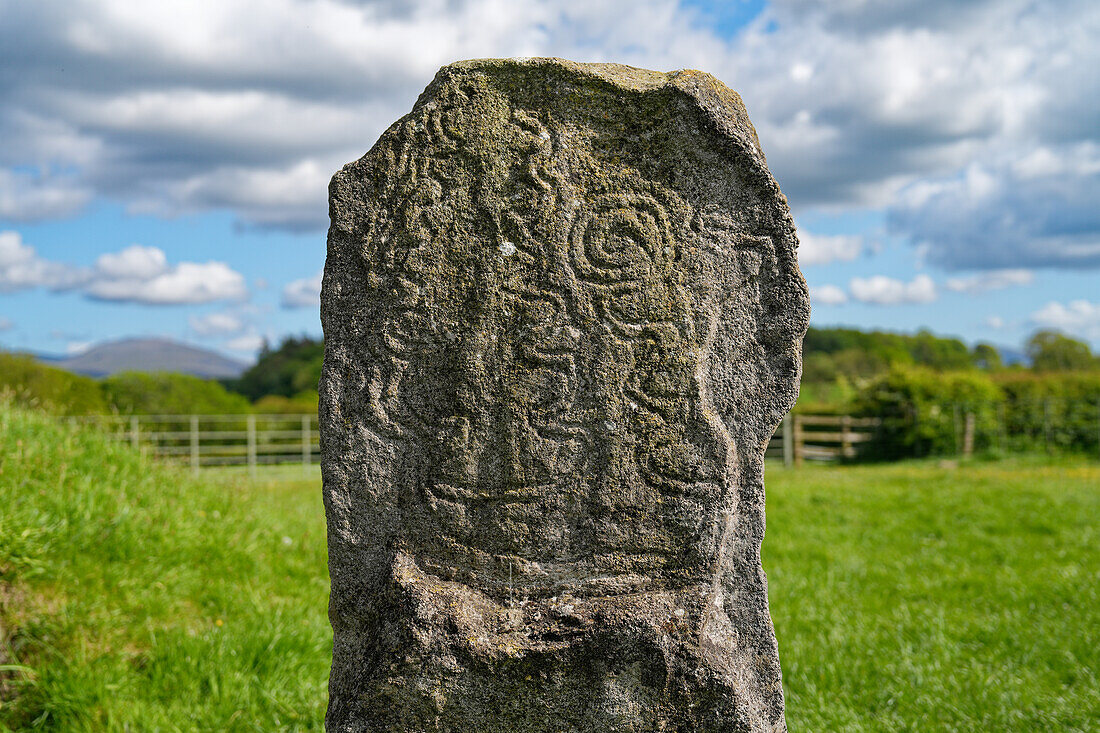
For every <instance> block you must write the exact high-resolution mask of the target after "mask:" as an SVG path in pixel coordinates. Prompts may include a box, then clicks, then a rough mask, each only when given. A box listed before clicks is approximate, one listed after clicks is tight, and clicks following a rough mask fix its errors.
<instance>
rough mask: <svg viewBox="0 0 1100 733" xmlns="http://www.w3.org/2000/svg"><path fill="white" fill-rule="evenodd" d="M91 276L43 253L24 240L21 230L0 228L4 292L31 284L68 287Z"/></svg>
mask: <svg viewBox="0 0 1100 733" xmlns="http://www.w3.org/2000/svg"><path fill="white" fill-rule="evenodd" d="M87 277H88V275H87V272H85V271H83V270H81V268H78V267H74V266H72V265H66V264H63V263H60V262H50V261H49V260H45V259H43V258H41V257H39V256H38V252H37V251H36V250H35V249H34V247H31V246H30V245H28V244H24V243H23V237H22V236H21V235H20V234H19V232H13V231H6V232H0V293H12V292H16V291H18V290H27V289H30V288H49V289H51V290H65V289H67V288H71V287H74V286H76V285H77V284H79V283H81V282H83V281H84V280H86V279H87Z"/></svg>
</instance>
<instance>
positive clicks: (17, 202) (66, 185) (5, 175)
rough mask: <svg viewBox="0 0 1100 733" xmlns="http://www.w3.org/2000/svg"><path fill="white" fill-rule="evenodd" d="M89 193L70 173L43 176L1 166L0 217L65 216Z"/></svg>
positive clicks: (81, 205) (90, 195) (42, 217)
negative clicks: (59, 175)
mask: <svg viewBox="0 0 1100 733" xmlns="http://www.w3.org/2000/svg"><path fill="white" fill-rule="evenodd" d="M0 115H2V113H0ZM0 132H2V126H0ZM0 145H3V143H0ZM91 197H92V191H91V189H90V188H89V187H88V186H87V184H85V183H80V182H78V181H76V180H74V179H73V177H72V176H68V177H54V176H45V177H43V176H34V175H31V174H28V173H23V172H16V171H13V170H8V169H4V168H0V219H8V220H11V221H37V220H40V219H52V218H57V217H62V216H68V215H69V214H72V213H74V212H76V211H78V210H79V209H80V208H81V207H83V206H84V204H86V203H88V201H89V200H90V199H91Z"/></svg>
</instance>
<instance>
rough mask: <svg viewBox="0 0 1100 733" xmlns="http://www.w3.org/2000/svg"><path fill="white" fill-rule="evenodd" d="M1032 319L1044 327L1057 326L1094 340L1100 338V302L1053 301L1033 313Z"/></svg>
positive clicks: (1061, 329) (1062, 329)
mask: <svg viewBox="0 0 1100 733" xmlns="http://www.w3.org/2000/svg"><path fill="white" fill-rule="evenodd" d="M1031 321H1032V322H1033V323H1034V324H1035V325H1037V326H1041V327H1043V328H1055V329H1058V330H1059V331H1065V332H1067V333H1071V334H1074V335H1076V336H1083V337H1084V338H1087V339H1092V340H1095V339H1100V303H1091V302H1089V301H1087V300H1074V301H1071V302H1070V303H1068V304H1066V305H1063V304H1062V303H1058V302H1055V301H1051V302H1050V303H1047V304H1046V305H1045V306H1043V307H1042V308H1040V309H1039V310H1037V311H1035V312H1034V313H1032V314H1031Z"/></svg>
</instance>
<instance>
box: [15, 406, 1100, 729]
mask: <svg viewBox="0 0 1100 733" xmlns="http://www.w3.org/2000/svg"><path fill="white" fill-rule="evenodd" d="M298 471H300V469H299V468H295V469H294V470H293V471H289V470H283V471H281V473H282V475H283V476H284V480H281V481H250V480H248V479H247V477H245V476H243V475H241V474H219V475H218V476H217V477H215V475H214V474H213V473H210V474H203V477H202V478H201V479H198V480H196V479H192V478H191V477H189V476H188V475H186V474H184V473H181V472H178V471H174V470H171V469H167V468H164V467H161V466H156V465H153V464H151V463H149V462H147V461H144V460H142V459H141V458H139V457H138V456H137V455H135V454H133V453H132V452H130V451H129V449H127V448H124V447H121V446H115V445H111V444H110V443H108V442H107V441H105V440H103V439H101V438H100V437H98V436H96V435H94V434H91V433H81V432H77V433H73V432H69V431H68V430H66V429H64V428H61V427H58V426H56V425H54V424H53V423H51V422H49V421H48V420H47V419H46V418H44V417H40V416H37V415H33V414H30V413H25V412H19V411H13V410H11V409H9V408H7V407H4V406H2V405H0V625H2V627H3V628H2V629H0V669H4V670H7V671H0V700H2V705H0V729H3V728H4V726H7V727H8V728H10V729H23V728H28V727H34V726H38V727H41V728H46V729H53V730H66V731H68V730H77V731H80V730H127V729H128V730H142V731H144V730H166V731H171V730H218V731H220V730H309V729H314V730H319V729H320V728H321V719H322V716H323V712H324V706H325V702H326V694H325V678H326V675H327V671H328V662H329V657H330V654H331V647H330V639H329V631H328V626H327V622H326V620H325V615H324V614H325V604H326V599H327V573H326V571H325V555H324V518H323V515H322V510H321V504H320V492H319V490H318V482H317V480H316V479H313V480H309V481H294V480H285V476H286V475H287V474H288V473H289V475H291V476H293V475H295V474H296V473H297V472H298ZM768 492H769V494H768V535H767V539H766V541H765V543H764V565H765V568H766V569H767V571H768V573H769V582H770V593H771V600H772V613H773V616H774V618H775V622H776V631H777V634H778V637H779V645H780V646H779V648H780V655H781V658H782V661H783V669H784V675H785V677H784V682H785V686H786V690H787V703H788V721H789V724H790V729H791V730H792V731H811V732H814V733H822V732H825V731H975V730H982V731H1097V730H1100V725H1098V724H1097V721H1098V720H1100V680H1098V660H1100V653H1098V652H1097V649H1098V648H1100V466H1097V465H1096V464H1092V465H1089V464H1087V463H1084V462H1076V463H1063V464H1060V465H1054V464H1049V463H1044V462H1032V463H1028V462H1026V461H1016V462H1014V463H1000V464H970V465H966V464H964V465H963V466H962V467H960V468H958V469H948V468H940V467H938V466H937V465H936V464H933V463H909V464H898V465H885V466H868V467H840V468H822V467H806V468H805V469H801V470H783V469H781V468H777V467H769V469H768Z"/></svg>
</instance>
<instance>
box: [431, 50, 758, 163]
mask: <svg viewBox="0 0 1100 733" xmlns="http://www.w3.org/2000/svg"><path fill="white" fill-rule="evenodd" d="M540 66H548V67H555V66H556V67H559V68H561V69H565V70H567V71H570V72H572V73H575V74H580V75H583V76H588V77H594V78H597V79H600V80H602V81H604V82H606V83H608V84H612V85H614V86H616V87H619V88H621V89H624V90H626V91H633V92H651V91H656V90H659V89H665V88H674V89H677V90H679V91H680V92H682V93H684V94H686V95H687V96H689V97H691V98H693V99H694V100H695V102H696V103H697V104H698V105H699V106H700V107H701V108H702V109H704V110H706V111H707V113H708V114H709V115H710V116H711V117H712V119H714V120H715V121H716V122H718V127H719V128H720V129H722V128H725V132H726V133H727V134H731V136H732V137H734V138H736V139H738V140H739V141H740V142H742V143H743V144H744V145H746V146H747V147H749V148H750V149H751V151H752V152H753V153H754V154H755V155H756V156H759V158H760V161H761V162H762V163H763V164H764V166H765V167H766V166H767V161H766V159H765V158H764V152H763V150H762V149H761V147H760V141H759V139H758V138H757V136H756V129H755V128H754V127H753V125H752V122H751V121H750V120H749V115H748V111H747V110H746V109H745V104H744V102H743V101H742V100H741V96H740V95H739V94H738V93H737V92H735V91H734V90H732V89H730V88H729V87H728V86H726V85H725V84H724V83H723V82H722V81H721V80H719V79H718V78H717V77H715V76H714V75H712V74H708V73H707V72H705V71H699V70H697V69H677V70H675V71H654V70H652V69H643V68H639V67H637V66H628V65H626V64H616V63H610V62H598V63H592V62H579V61H570V60H569V59H563V58H557V57H554V56H535V57H517V58H481V59H467V60H464V61H456V62H454V63H451V64H447V65H446V66H443V67H442V68H441V69H440V70H439V75H440V76H446V75H448V73H453V72H462V71H479V70H485V71H488V70H505V69H507V68H524V67H526V68H534V67H540ZM722 118H726V119H727V120H729V121H730V122H732V125H728V124H723V122H724V120H723V119H722Z"/></svg>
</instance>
